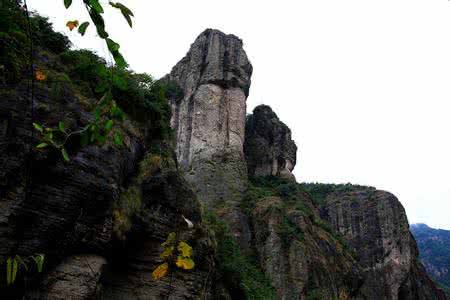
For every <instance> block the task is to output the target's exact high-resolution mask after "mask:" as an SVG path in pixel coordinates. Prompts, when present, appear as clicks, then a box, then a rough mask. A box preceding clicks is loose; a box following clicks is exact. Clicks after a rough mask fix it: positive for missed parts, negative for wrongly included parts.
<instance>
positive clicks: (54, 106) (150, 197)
mask: <svg viewBox="0 0 450 300" xmlns="http://www.w3.org/2000/svg"><path fill="white" fill-rule="evenodd" d="M25 83H26V82H25V81H24V82H23V83H19V84H18V85H17V86H11V87H8V89H5V90H2V91H0V99H1V101H0V116H1V118H0V124H2V131H1V140H0V162H1V164H2V168H1V171H0V172H1V173H0V175H1V176H0V206H1V208H2V209H1V210H0V243H1V247H0V265H1V266H4V264H5V261H6V258H7V257H8V256H14V255H20V256H21V257H23V258H27V257H30V256H31V255H34V254H36V253H43V254H45V264H44V275H43V277H42V278H40V277H35V276H31V278H34V279H33V280H34V281H31V282H32V283H33V285H30V286H29V288H28V289H27V294H28V297H30V298H32V299H91V298H93V297H94V296H95V297H101V295H102V294H103V295H104V297H105V298H104V299H125V298H127V299H137V298H139V297H141V298H142V297H144V298H146V299H148V298H149V297H153V298H160V297H163V298H164V297H166V298H167V297H168V298H170V299H178V298H179V297H181V295H182V296H183V297H184V298H187V299H190V298H200V297H203V296H205V295H206V296H207V295H208V294H209V293H210V291H211V278H212V276H211V275H210V273H211V272H212V267H213V264H214V262H213V256H212V253H213V250H212V245H211V243H210V241H209V239H208V235H207V233H206V231H204V230H203V229H202V227H201V225H200V223H201V216H200V203H199V202H198V201H197V198H196V196H195V194H194V192H193V191H192V189H191V188H190V186H189V185H188V184H187V182H186V181H185V179H184V178H183V176H182V175H181V173H180V172H179V171H178V169H177V165H176V162H175V161H173V159H172V158H171V157H170V155H169V156H164V155H159V154H155V153H150V152H149V151H148V149H149V148H150V146H152V147H153V148H155V147H156V148H159V149H162V148H163V146H161V145H158V144H156V145H155V144H152V145H149V144H147V142H145V141H146V140H147V139H146V137H145V132H146V131H145V126H146V125H145V123H144V124H138V123H135V122H134V121H132V120H127V121H125V122H124V123H123V124H122V125H118V126H119V128H118V129H117V130H121V131H122V133H123V135H124V144H125V145H124V146H123V147H117V146H115V145H114V144H113V143H111V142H109V141H108V142H107V143H106V144H105V145H103V146H99V145H91V146H87V147H85V148H83V149H77V146H74V145H69V147H68V149H69V154H70V156H71V160H70V162H64V161H63V160H62V159H61V155H60V153H59V152H57V151H52V150H44V151H39V150H36V149H35V148H34V146H35V145H37V144H38V143H39V140H38V137H37V136H36V133H32V125H31V122H32V121H31V118H30V112H31V109H30V102H29V97H27V94H26V87H25ZM75 95H76V93H75V92H73V93H69V95H68V96H67V97H65V98H63V99H62V100H61V101H60V102H55V101H54V100H53V99H51V97H49V87H48V86H47V85H46V83H45V82H44V83H39V82H37V83H36V87H35V99H34V120H33V121H35V122H36V121H37V122H39V123H44V124H47V125H48V126H57V124H58V122H59V121H60V120H61V117H62V116H64V120H65V122H66V124H67V125H66V126H67V127H68V128H77V127H81V126H83V125H85V124H86V123H87V122H88V120H90V118H92V117H91V115H90V114H89V113H87V112H86V110H85V109H84V102H85V101H94V100H89V99H88V100H86V99H81V98H78V97H77V96H75ZM50 108H51V109H50ZM141 128H142V129H143V130H142V131H141ZM164 151H165V152H167V151H168V152H169V153H170V149H169V150H162V151H161V152H164ZM182 216H184V217H186V218H187V219H189V220H191V221H192V222H193V223H194V229H192V230H189V229H188V228H187V225H186V222H185V221H184V220H183V217H182ZM170 232H176V233H177V234H178V236H179V237H180V238H181V239H183V240H185V241H187V242H188V243H190V244H191V245H192V246H193V247H194V249H195V250H194V261H195V262H196V268H195V269H194V270H191V271H185V272H183V271H180V270H171V271H170V272H171V273H170V274H171V275H170V276H169V277H167V278H164V279H162V280H160V281H154V280H153V279H152V276H151V273H152V271H153V269H154V268H155V267H156V266H157V265H158V263H160V262H161V260H160V258H159V253H160V251H161V246H160V245H161V243H162V242H164V240H165V239H166V237H167V235H168V234H169V233H170ZM125 274H126V276H125ZM24 275H25V274H24V271H23V270H19V273H18V280H17V282H16V284H15V286H14V288H9V289H7V288H6V287H5V283H4V281H2V286H0V289H2V295H3V296H4V297H6V298H5V299H10V298H11V299H14V298H20V297H21V296H22V294H23V293H24V291H25V289H24V286H23V284H24V281H23V278H24ZM28 276H30V275H28ZM124 276H125V277H124ZM39 282H41V283H39Z"/></svg>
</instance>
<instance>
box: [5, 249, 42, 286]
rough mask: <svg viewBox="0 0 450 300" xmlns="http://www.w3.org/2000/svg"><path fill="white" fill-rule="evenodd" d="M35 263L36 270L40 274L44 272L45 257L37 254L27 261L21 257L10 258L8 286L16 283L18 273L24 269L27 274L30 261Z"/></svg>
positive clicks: (7, 269)
mask: <svg viewBox="0 0 450 300" xmlns="http://www.w3.org/2000/svg"><path fill="white" fill-rule="evenodd" d="M30 260H32V261H34V263H35V265H36V269H37V271H38V272H39V273H41V272H42V269H43V266H44V260H45V255H44V254H36V255H35V256H30V257H28V258H27V259H22V257H21V256H19V255H16V256H14V257H8V259H7V260H6V284H7V285H12V284H14V282H15V281H16V278H17V273H18V271H19V269H20V267H22V268H23V269H24V270H25V271H26V272H28V270H29V264H28V261H30Z"/></svg>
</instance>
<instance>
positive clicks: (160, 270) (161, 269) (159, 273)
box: [152, 263, 169, 280]
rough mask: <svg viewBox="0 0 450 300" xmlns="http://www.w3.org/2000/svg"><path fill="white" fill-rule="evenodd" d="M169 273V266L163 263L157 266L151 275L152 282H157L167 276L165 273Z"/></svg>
mask: <svg viewBox="0 0 450 300" xmlns="http://www.w3.org/2000/svg"><path fill="white" fill-rule="evenodd" d="M168 271H169V264H168V263H163V264H161V265H159V266H158V267H157V268H156V269H155V270H154V271H153V273H152V277H153V279H154V280H159V279H161V278H163V277H164V276H166V275H167V272H168Z"/></svg>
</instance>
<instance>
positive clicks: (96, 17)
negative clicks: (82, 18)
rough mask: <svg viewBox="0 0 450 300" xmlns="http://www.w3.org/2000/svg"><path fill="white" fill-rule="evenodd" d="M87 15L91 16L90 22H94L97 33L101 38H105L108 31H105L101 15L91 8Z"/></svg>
mask: <svg viewBox="0 0 450 300" xmlns="http://www.w3.org/2000/svg"><path fill="white" fill-rule="evenodd" d="M89 16H90V17H91V20H92V22H94V25H95V28H96V29H97V33H98V35H99V36H100V37H101V38H102V39H106V38H107V37H108V33H107V32H106V31H105V20H103V17H102V16H101V15H100V14H99V13H98V12H96V11H95V10H93V9H91V10H89Z"/></svg>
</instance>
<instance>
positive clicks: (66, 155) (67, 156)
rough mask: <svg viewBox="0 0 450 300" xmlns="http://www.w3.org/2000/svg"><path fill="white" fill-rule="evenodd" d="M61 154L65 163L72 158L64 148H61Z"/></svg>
mask: <svg viewBox="0 0 450 300" xmlns="http://www.w3.org/2000/svg"><path fill="white" fill-rule="evenodd" d="M61 154H62V156H63V158H64V160H65V161H70V157H69V154H68V153H67V151H66V148H64V147H63V148H61Z"/></svg>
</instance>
